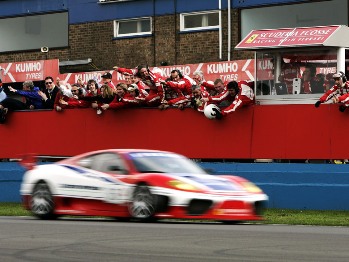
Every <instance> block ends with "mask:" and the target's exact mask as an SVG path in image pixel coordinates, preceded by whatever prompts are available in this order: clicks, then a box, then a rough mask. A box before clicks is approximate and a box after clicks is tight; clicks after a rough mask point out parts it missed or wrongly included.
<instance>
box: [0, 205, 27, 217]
mask: <svg viewBox="0 0 349 262" xmlns="http://www.w3.org/2000/svg"><path fill="white" fill-rule="evenodd" d="M29 215H30V212H28V211H26V210H25V209H24V208H23V206H22V205H21V204H18V203H0V216H29Z"/></svg>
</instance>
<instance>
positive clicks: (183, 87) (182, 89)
mask: <svg viewBox="0 0 349 262" xmlns="http://www.w3.org/2000/svg"><path fill="white" fill-rule="evenodd" d="M162 83H163V84H164V85H166V86H167V87H169V88H171V89H172V90H173V91H175V92H176V93H177V98H174V99H171V100H170V101H165V100H164V101H163V102H162V105H160V107H159V108H160V109H166V108H167V107H168V106H170V105H175V106H178V107H179V108H180V109H184V105H185V102H183V103H180V102H179V101H182V100H183V101H185V100H186V99H190V97H191V93H192V86H193V85H195V84H196V83H195V81H194V80H193V79H191V78H190V77H189V76H186V75H182V73H181V71H180V70H178V69H174V70H172V71H171V76H170V79H169V80H167V81H162Z"/></svg>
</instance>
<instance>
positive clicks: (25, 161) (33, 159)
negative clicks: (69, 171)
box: [19, 154, 69, 170]
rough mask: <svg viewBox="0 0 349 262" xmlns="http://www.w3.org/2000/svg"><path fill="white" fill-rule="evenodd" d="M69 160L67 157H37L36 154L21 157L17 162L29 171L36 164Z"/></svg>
mask: <svg viewBox="0 0 349 262" xmlns="http://www.w3.org/2000/svg"><path fill="white" fill-rule="evenodd" d="M67 158H69V157H68V156H38V155H36V154H26V155H22V157H21V158H20V160H19V163H20V165H21V166H23V167H24V168H25V169H27V170H31V169H33V168H34V166H35V165H37V163H38V162H57V161H60V160H63V159H67Z"/></svg>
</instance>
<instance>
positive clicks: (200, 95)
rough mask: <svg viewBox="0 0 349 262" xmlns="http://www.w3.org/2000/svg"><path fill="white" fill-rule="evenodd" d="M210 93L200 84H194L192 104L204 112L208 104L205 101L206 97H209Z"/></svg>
mask: <svg viewBox="0 0 349 262" xmlns="http://www.w3.org/2000/svg"><path fill="white" fill-rule="evenodd" d="M209 95H210V94H209V93H208V92H207V91H206V90H202V89H201V87H200V86H197V85H195V86H193V89H192V95H191V100H190V101H191V106H192V107H194V108H195V109H196V110H197V111H199V112H202V113H203V112H204V109H205V106H206V105H207V104H208V103H207V102H205V100H204V99H205V98H208V97H209Z"/></svg>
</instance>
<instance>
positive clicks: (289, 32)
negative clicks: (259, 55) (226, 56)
mask: <svg viewBox="0 0 349 262" xmlns="http://www.w3.org/2000/svg"><path fill="white" fill-rule="evenodd" d="M340 27H341V26H319V27H298V28H282V29H266V30H253V31H251V32H250V33H249V34H248V35H247V36H246V37H245V38H244V40H242V41H241V42H240V43H239V44H238V45H237V46H236V47H235V49H256V48H275V47H286V46H297V45H298V46H299V45H302V46H305V45H306V46H311V45H323V44H324V42H325V41H326V40H327V39H328V38H329V37H331V36H332V35H333V34H334V33H335V32H336V30H337V29H339V28H340Z"/></svg>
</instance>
